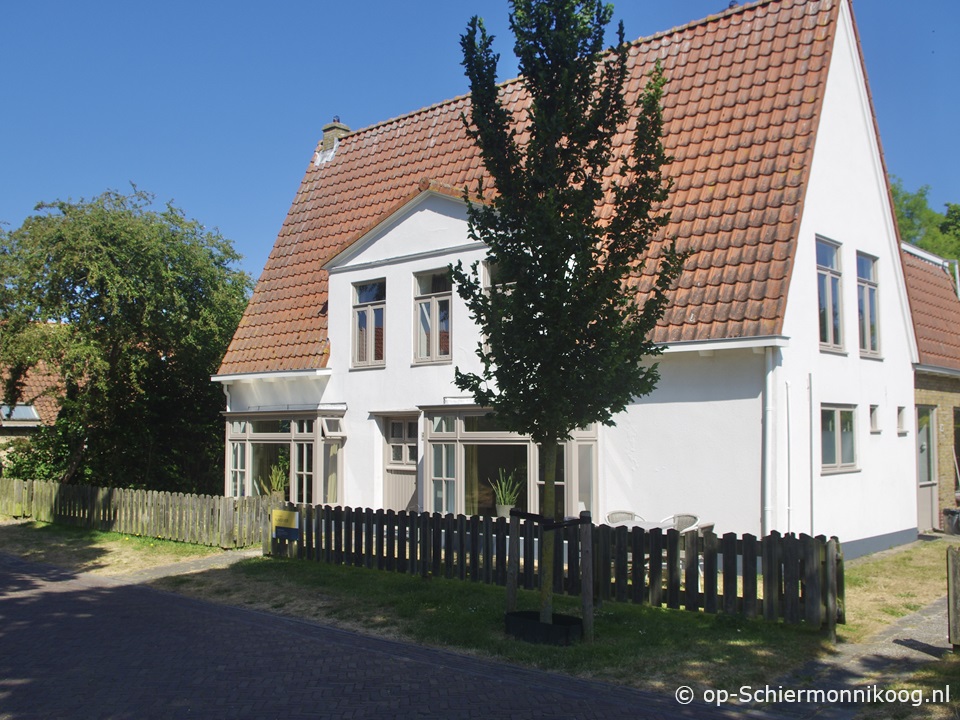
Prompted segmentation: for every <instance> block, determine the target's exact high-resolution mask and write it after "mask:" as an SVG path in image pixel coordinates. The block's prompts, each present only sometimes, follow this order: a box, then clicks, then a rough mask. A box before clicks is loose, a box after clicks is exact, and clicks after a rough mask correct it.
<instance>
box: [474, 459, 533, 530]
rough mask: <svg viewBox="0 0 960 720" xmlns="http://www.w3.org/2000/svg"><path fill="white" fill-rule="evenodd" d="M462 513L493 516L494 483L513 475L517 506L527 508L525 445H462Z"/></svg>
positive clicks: (494, 501)
mask: <svg viewBox="0 0 960 720" xmlns="http://www.w3.org/2000/svg"><path fill="white" fill-rule="evenodd" d="M463 453H464V489H463V492H464V510H465V512H466V514H467V515H495V514H496V498H495V497H494V494H493V482H494V481H495V480H497V479H499V477H500V474H501V472H502V473H503V474H504V475H509V474H511V473H512V474H513V477H514V479H515V480H519V481H520V496H519V497H518V498H517V503H516V506H517V507H519V508H521V509H525V508H527V507H528V505H527V446H526V445H464V446H463Z"/></svg>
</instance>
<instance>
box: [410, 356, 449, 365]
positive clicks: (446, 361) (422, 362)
mask: <svg viewBox="0 0 960 720" xmlns="http://www.w3.org/2000/svg"><path fill="white" fill-rule="evenodd" d="M452 364H453V358H448V357H446V358H439V359H438V360H414V361H413V362H412V363H410V367H427V366H430V365H452Z"/></svg>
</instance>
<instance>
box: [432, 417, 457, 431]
mask: <svg viewBox="0 0 960 720" xmlns="http://www.w3.org/2000/svg"><path fill="white" fill-rule="evenodd" d="M433 432H435V433H452V432H453V416H451V415H440V416H438V417H435V418H434V419H433Z"/></svg>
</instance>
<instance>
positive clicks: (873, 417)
mask: <svg viewBox="0 0 960 720" xmlns="http://www.w3.org/2000/svg"><path fill="white" fill-rule="evenodd" d="M870 432H872V433H878V432H880V407H879V406H878V405H871V406H870Z"/></svg>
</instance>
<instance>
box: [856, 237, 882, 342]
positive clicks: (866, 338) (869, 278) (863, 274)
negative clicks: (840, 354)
mask: <svg viewBox="0 0 960 720" xmlns="http://www.w3.org/2000/svg"><path fill="white" fill-rule="evenodd" d="M857 308H858V311H859V317H860V352H861V353H863V354H865V355H879V354H880V324H879V318H878V307H877V261H876V259H875V258H872V257H870V256H869V255H862V254H860V253H857Z"/></svg>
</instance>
